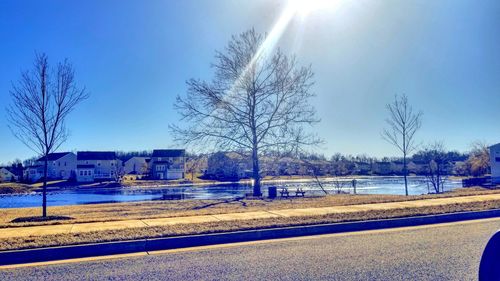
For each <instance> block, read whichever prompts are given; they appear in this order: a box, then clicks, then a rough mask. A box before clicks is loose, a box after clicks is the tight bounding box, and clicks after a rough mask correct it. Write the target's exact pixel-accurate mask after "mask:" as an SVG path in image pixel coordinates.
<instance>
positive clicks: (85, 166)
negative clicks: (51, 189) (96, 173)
mask: <svg viewBox="0 0 500 281" xmlns="http://www.w3.org/2000/svg"><path fill="white" fill-rule="evenodd" d="M76 168H77V169H93V168H95V165H76Z"/></svg>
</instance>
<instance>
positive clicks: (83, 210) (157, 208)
mask: <svg viewBox="0 0 500 281" xmlns="http://www.w3.org/2000/svg"><path fill="white" fill-rule="evenodd" d="M491 193H500V190H486V189H482V188H468V189H457V190H455V191H453V192H449V193H444V194H439V195H418V196H408V197H406V196H402V195H350V194H338V195H329V196H324V197H305V198H292V199H277V200H268V199H262V200H261V199H254V200H252V199H241V200H179V201H153V202H151V201H149V202H133V203H112V204H93V205H75V206H59V207H49V209H48V214H49V215H51V216H63V217H71V218H73V220H71V221H39V222H33V221H31V222H22V223H12V222H11V221H12V220H14V219H16V218H23V217H33V216H37V215H40V213H41V208H17V209H0V228H2V227H13V226H33V225H50V224H62V223H83V222H104V221H117V220H128V219H150V218H167V217H182V216H196V215H210V214H224V213H238V212H251V211H262V210H278V209H293V208H316V207H330V206H345V205H357V204H369V203H384V202H399V201H408V200H418V199H430V198H443V197H455V196H467V195H480V194H491Z"/></svg>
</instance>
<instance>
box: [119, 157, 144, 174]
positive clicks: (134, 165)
mask: <svg viewBox="0 0 500 281" xmlns="http://www.w3.org/2000/svg"><path fill="white" fill-rule="evenodd" d="M150 160H151V158H149V157H138V156H135V157H132V158H130V159H129V160H127V161H125V162H124V163H123V174H125V175H126V176H129V177H130V178H133V179H137V178H139V179H140V178H142V177H143V176H146V175H148V173H149V162H150Z"/></svg>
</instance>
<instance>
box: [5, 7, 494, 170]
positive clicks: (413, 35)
mask: <svg viewBox="0 0 500 281" xmlns="http://www.w3.org/2000/svg"><path fill="white" fill-rule="evenodd" d="M286 5H287V2H286V1H278V0H275V1H273V0H260V1H258V0H257V1H236V0H235V1H222V0H221V1H216V0H184V1H118V0H116V1H102V0H101V1H62V0H61V1H19V0H12V1H10V0H3V1H0V38H1V43H0V58H1V64H0V116H1V119H0V120H2V122H0V163H1V162H8V161H11V160H13V159H15V158H21V159H24V158H27V157H30V156H32V155H33V153H32V152H31V151H30V150H29V149H28V148H26V147H24V146H23V144H21V143H20V142H19V141H18V140H17V139H15V138H14V137H13V136H12V134H11V133H10V131H9V129H8V128H7V123H6V120H5V115H6V112H5V107H6V106H7V104H8V103H9V102H10V96H9V90H10V88H11V82H12V81H15V80H17V79H18V77H19V74H20V71H21V70H23V69H27V68H29V67H30V66H31V63H32V60H33V57H34V52H35V51H39V52H46V53H47V55H48V56H49V60H50V61H51V62H53V63H54V62H56V61H59V60H62V59H63V58H69V59H70V60H71V61H72V62H73V64H74V67H75V69H76V72H77V80H78V82H79V84H80V85H85V86H86V88H87V89H88V91H89V92H90V93H91V97H90V99H89V100H87V101H85V102H84V103H82V104H81V105H80V106H79V107H78V108H77V109H76V110H75V111H74V112H73V113H72V115H71V116H70V117H69V119H68V127H69V129H70V132H71V136H70V138H69V140H68V141H67V142H66V143H65V144H64V145H63V146H62V148H61V150H149V149H153V148H165V147H171V146H172V145H173V144H172V140H171V137H170V134H169V131H168V124H171V123H176V122H177V121H178V119H179V116H178V115H177V113H176V112H175V111H174V110H173V101H174V99H175V96H176V95H177V94H183V93H185V91H186V85H185V81H186V80H187V79H189V78H202V79H210V78H211V77H212V69H211V68H210V63H211V62H213V55H214V52H215V50H220V49H222V48H223V47H224V46H225V45H226V43H227V41H228V40H229V39H230V36H231V35H232V34H238V33H241V32H243V31H245V30H247V29H249V28H252V27H254V28H255V29H256V30H257V31H259V32H269V31H270V30H271V29H272V27H273V25H274V24H275V23H276V21H277V20H278V17H279V16H280V14H281V12H282V11H283V9H284V8H285V6H286ZM499 34H500V1H495V0H492V1H486V0H470V1H461V0H450V1H446V0H440V1H434V0H428V1H423V0H421V1H414V0H408V1H375V0H373V1H352V2H349V1H338V2H337V3H336V4H335V5H330V6H328V7H323V8H322V9H319V10H314V11H311V12H310V13H309V14H308V15H307V16H306V17H297V18H296V19H294V20H292V22H291V23H290V24H289V26H288V28H287V29H286V30H285V32H284V34H283V37H282V38H281V40H280V41H279V43H278V45H279V46H280V47H282V48H283V49H284V50H285V51H286V52H288V53H295V54H296V55H297V57H298V59H299V61H300V62H301V63H302V64H311V65H312V68H313V70H314V72H315V74H316V76H315V80H316V85H315V86H314V91H315V93H316V94H317V97H316V98H315V99H314V100H313V101H312V103H313V104H314V105H315V106H316V109H317V111H318V116H319V117H320V118H321V119H322V122H321V123H320V124H318V125H317V126H316V127H315V128H314V130H315V131H316V132H317V133H318V134H319V136H321V137H322V138H323V139H325V141H326V144H325V145H324V146H322V147H321V148H318V152H320V153H324V154H326V155H330V154H333V153H335V152H341V153H350V154H361V153H367V154H370V155H374V156H392V155H397V152H396V151H395V150H394V148H393V147H392V146H390V145H389V144H387V143H386V142H385V141H383V140H382V139H381V137H380V131H381V130H382V128H383V126H384V119H385V117H386V115H387V114H386V111H385V107H384V106H385V104H386V103H388V102H390V101H391V99H392V98H393V97H394V95H395V94H401V93H406V94H407V95H408V97H409V99H410V101H411V102H412V103H413V104H414V107H415V108H417V109H421V110H422V111H423V112H424V119H423V127H422V129H421V131H420V132H419V134H418V139H419V140H420V141H421V142H423V143H425V142H429V141H433V140H442V141H444V142H445V144H446V145H447V146H448V148H449V149H455V150H459V151H465V150H466V149H467V148H468V146H469V144H470V143H471V142H473V141H474V140H478V139H480V140H484V141H487V142H489V143H497V142H500V126H499V123H498V120H500V53H499V50H500V36H499Z"/></svg>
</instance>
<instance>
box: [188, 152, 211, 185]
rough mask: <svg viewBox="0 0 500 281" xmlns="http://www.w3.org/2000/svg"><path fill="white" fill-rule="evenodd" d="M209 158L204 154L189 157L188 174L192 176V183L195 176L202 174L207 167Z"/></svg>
mask: <svg viewBox="0 0 500 281" xmlns="http://www.w3.org/2000/svg"><path fill="white" fill-rule="evenodd" d="M207 158H208V157H207V156H206V155H204V154H190V155H189V156H188V157H187V161H186V172H187V173H189V174H191V181H194V176H195V174H196V173H199V172H201V170H202V168H203V166H205V165H206V162H207Z"/></svg>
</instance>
